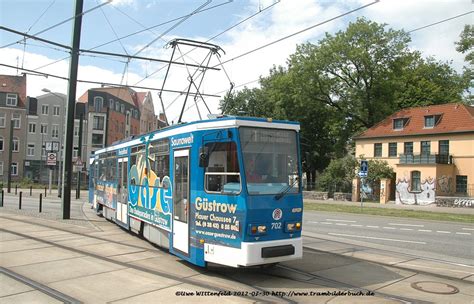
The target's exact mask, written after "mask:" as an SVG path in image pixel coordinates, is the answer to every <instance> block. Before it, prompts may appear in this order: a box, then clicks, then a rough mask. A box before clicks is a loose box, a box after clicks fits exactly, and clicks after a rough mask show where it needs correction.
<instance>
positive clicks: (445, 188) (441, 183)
mask: <svg viewBox="0 0 474 304" xmlns="http://www.w3.org/2000/svg"><path fill="white" fill-rule="evenodd" d="M452 179H453V178H452V177H451V176H446V175H442V176H441V177H440V178H438V185H437V187H438V192H441V193H443V194H449V193H451V185H452Z"/></svg>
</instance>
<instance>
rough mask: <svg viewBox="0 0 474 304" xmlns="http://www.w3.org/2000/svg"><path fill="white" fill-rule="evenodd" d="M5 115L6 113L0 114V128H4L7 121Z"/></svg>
mask: <svg viewBox="0 0 474 304" xmlns="http://www.w3.org/2000/svg"><path fill="white" fill-rule="evenodd" d="M6 118H7V114H6V113H0V128H5V123H6V121H7V119H6Z"/></svg>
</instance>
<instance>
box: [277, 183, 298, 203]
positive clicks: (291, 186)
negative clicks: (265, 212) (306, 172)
mask: <svg viewBox="0 0 474 304" xmlns="http://www.w3.org/2000/svg"><path fill="white" fill-rule="evenodd" d="M297 181H298V177H296V178H295V180H294V181H293V182H292V183H291V185H288V186H286V187H285V189H283V190H282V191H281V192H279V193H278V194H277V195H275V199H276V200H277V201H278V200H279V199H281V198H282V197H284V196H285V195H286V194H287V193H288V192H289V191H290V190H291V188H293V186H294V185H295V184H296V182H297Z"/></svg>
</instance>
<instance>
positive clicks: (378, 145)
mask: <svg viewBox="0 0 474 304" xmlns="http://www.w3.org/2000/svg"><path fill="white" fill-rule="evenodd" d="M381 156H382V144H381V143H376V144H374V157H381Z"/></svg>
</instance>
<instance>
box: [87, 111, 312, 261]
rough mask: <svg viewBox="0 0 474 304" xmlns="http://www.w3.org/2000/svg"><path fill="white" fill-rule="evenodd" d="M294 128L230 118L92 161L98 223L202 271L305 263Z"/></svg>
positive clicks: (174, 130)
mask: <svg viewBox="0 0 474 304" xmlns="http://www.w3.org/2000/svg"><path fill="white" fill-rule="evenodd" d="M299 128H300V126H299V123H297V122H289V121H272V120H271V119H258V118H248V117H227V116H223V117H220V118H217V119H211V120H204V121H198V122H192V123H187V124H181V125H177V126H172V127H169V128H166V129H162V130H157V131H154V132H151V133H148V134H145V135H141V136H138V137H135V138H132V139H130V140H128V141H123V142H119V143H117V144H114V145H113V146H110V147H107V148H104V149H101V150H99V151H96V152H95V153H94V154H93V155H92V156H91V159H90V191H89V200H90V202H91V203H92V204H93V206H94V208H96V210H97V212H101V213H102V215H103V216H104V217H106V218H107V219H109V220H112V221H114V222H115V223H117V224H118V225H120V226H122V227H124V228H125V229H129V230H131V231H133V232H135V233H137V234H140V235H142V236H143V237H144V238H146V239H147V240H149V241H150V242H152V243H155V244H157V245H159V246H161V247H164V248H167V249H168V250H169V251H170V252H171V253H172V254H175V255H177V256H179V257H180V258H182V259H184V260H186V261H189V262H191V263H193V264H196V265H199V266H206V264H207V263H208V262H212V263H217V264H222V265H228V266H232V267H241V266H253V265H262V264H270V263H277V262H281V261H287V260H292V259H299V258H301V257H302V238H301V229H302V215H303V199H302V186H301V183H300V181H301V161H300V151H299Z"/></svg>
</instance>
